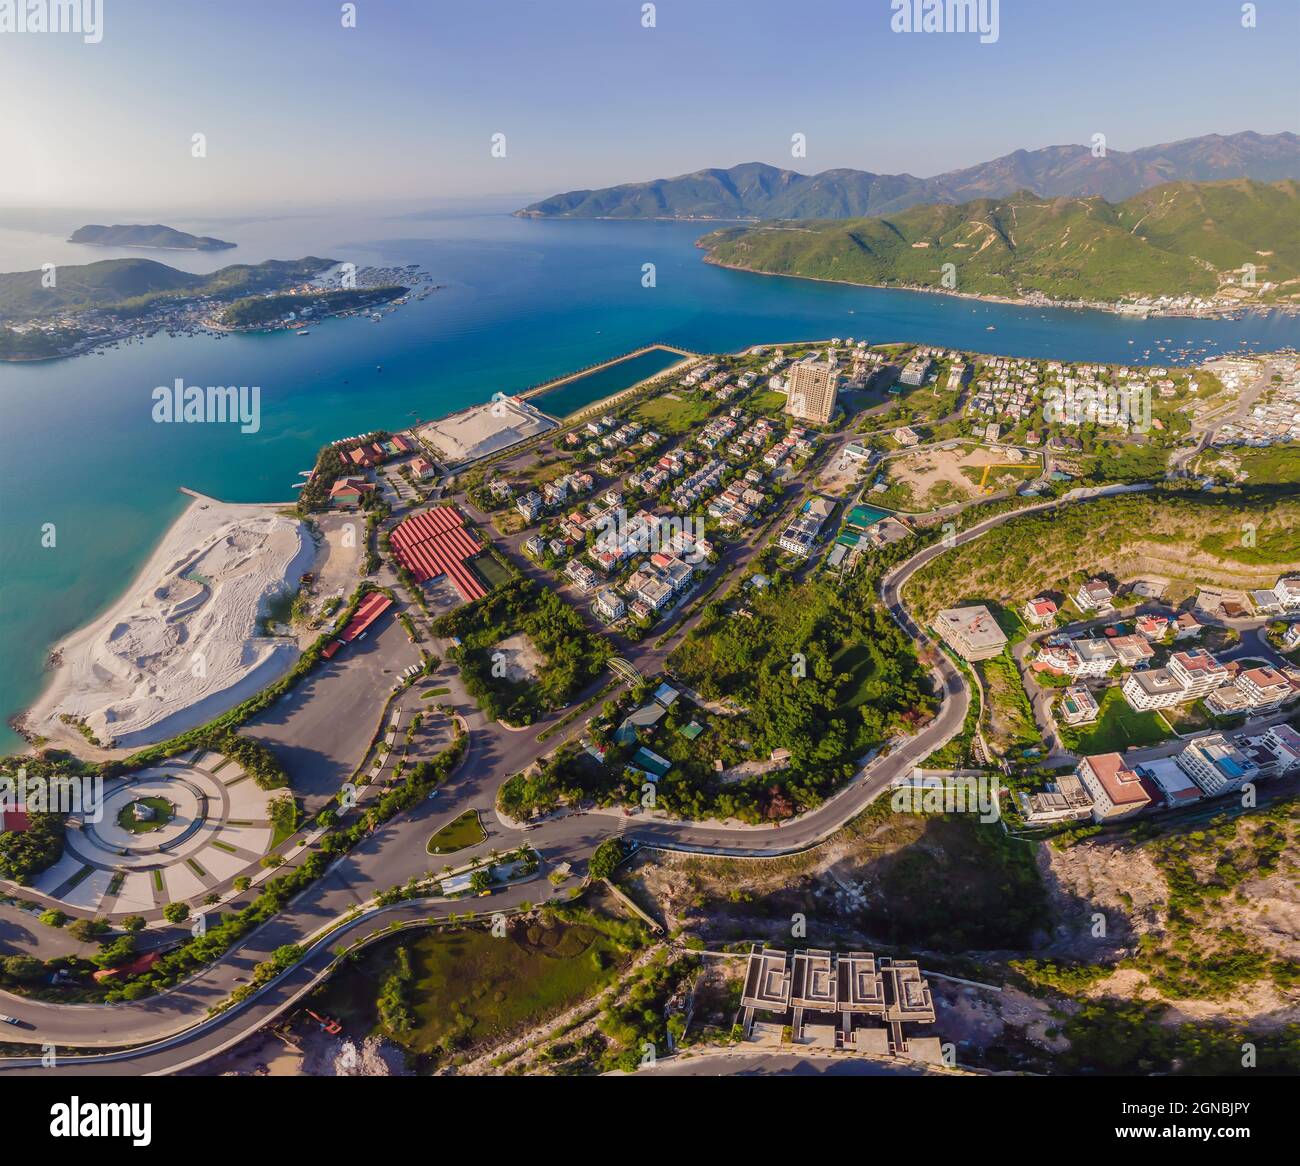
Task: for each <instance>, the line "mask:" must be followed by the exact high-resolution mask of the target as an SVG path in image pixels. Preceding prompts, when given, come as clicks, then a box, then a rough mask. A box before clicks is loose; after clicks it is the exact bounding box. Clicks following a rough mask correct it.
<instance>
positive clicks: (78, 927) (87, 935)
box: [67, 919, 108, 943]
mask: <svg viewBox="0 0 1300 1166" xmlns="http://www.w3.org/2000/svg"><path fill="white" fill-rule="evenodd" d="M107 930H108V924H107V923H105V922H103V920H101V919H74V920H73V921H72V922H71V923H69V924H68V928H67V931H68V934H69V935H70V936H72V938H73V939H76V940H79V941H80V942H81V943H89V942H90V941H91V940H92V939H94V938H95V936H97V935H101V934H102V933H103V932H105V931H107Z"/></svg>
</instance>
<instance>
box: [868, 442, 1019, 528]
mask: <svg viewBox="0 0 1300 1166" xmlns="http://www.w3.org/2000/svg"><path fill="white" fill-rule="evenodd" d="M1015 457H1016V454H1015V453H1008V451H1006V450H995V449H990V448H988V447H986V446H982V445H958V446H953V447H951V448H949V449H927V450H917V451H914V452H912V453H908V454H903V455H901V456H899V457H895V458H891V459H890V460H889V461H887V462H886V463H885V466H886V471H887V474H888V478H887V481H888V483H889V490H890V493H891V494H893V493H895V492H896V493H897V494H898V495H899V497H900V500H902V499H910V503H911V507H910V508H911V509H914V510H916V511H918V512H920V511H925V510H932V509H934V508H936V507H938V506H946V505H949V504H950V503H953V502H967V501H969V500H970V499H972V498H976V497H978V496H979V494H980V492H981V491H980V486H979V483H980V481H981V480H982V481H983V482H984V488H985V491H987V492H992V491H996V490H1001V489H1005V488H1007V487H1008V486H1014V485H1018V484H1020V483H1021V482H1024V481H1026V480H1027V479H1029V478H1031V477H1034V476H1036V475H1037V474H1038V472H1039V471H1041V469H1042V458H1041V457H1039V456H1037V455H1024V456H1023V457H1022V460H1021V461H1018V462H1017V461H1016V460H1015ZM986 466H988V467H990V468H989V470H988V474H987V477H985V474H984V467H986ZM963 471H969V472H963Z"/></svg>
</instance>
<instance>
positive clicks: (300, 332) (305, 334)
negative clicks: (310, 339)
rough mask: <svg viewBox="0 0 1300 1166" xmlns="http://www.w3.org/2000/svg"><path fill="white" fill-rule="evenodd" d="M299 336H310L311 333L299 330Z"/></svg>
mask: <svg viewBox="0 0 1300 1166" xmlns="http://www.w3.org/2000/svg"><path fill="white" fill-rule="evenodd" d="M298 335H299V336H310V335H311V333H310V332H308V331H307V329H306V328H299V329H298Z"/></svg>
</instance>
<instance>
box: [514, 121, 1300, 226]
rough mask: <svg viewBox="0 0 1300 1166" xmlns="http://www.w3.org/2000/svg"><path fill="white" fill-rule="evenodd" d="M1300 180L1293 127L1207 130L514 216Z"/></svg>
mask: <svg viewBox="0 0 1300 1166" xmlns="http://www.w3.org/2000/svg"><path fill="white" fill-rule="evenodd" d="M1226 178H1250V179H1254V180H1255V181H1257V182H1276V181H1279V180H1281V179H1285V178H1300V137H1297V135H1295V134H1293V133H1279V134H1258V133H1254V132H1252V131H1246V132H1243V133H1237V134H1228V135H1223V134H1207V135H1205V136H1203V137H1198V138H1185V139H1183V140H1182V141H1178V142H1169V143H1165V144H1163V145H1158V146H1145V147H1143V148H1142V149H1139V150H1132V151H1128V152H1125V151H1122V150H1107V151H1106V152H1105V154H1104V156H1102V157H1094V156H1093V153H1092V150H1091V149H1090V148H1089V147H1088V146H1048V147H1045V148H1044V149H1040V150H1016V151H1015V152H1014V153H1012V154H1006V155H1004V156H1003V157H1001V158H995V159H993V161H991V162H984V163H981V164H980V165H978V166H968V167H966V168H965V169H961V170H950V171H948V172H947V173H944V174H939V175H936V176H935V177H933V178H917V177H915V176H914V175H911V174H873V173H871V172H869V171H865V170H848V169H840V170H823V171H822V172H821V173H819V174H800V173H798V172H797V171H794V170H783V169H780V168H778V167H776V166H769V165H767V164H766V163H763V162H746V163H743V164H741V165H739V166H732V167H731V168H730V169H727V170H718V169H710V170H697V171H695V172H694V173H693V174H682V175H679V176H678V177H676V178H659V179H655V180H654V181H652V182H632V183H628V184H626V185H623V186H611V187H605V188H604V189H601V190H571V191H569V192H567V193H565V194H557V195H554V196H552V197H551V198H547V199H543V200H542V201H541V202H535V203H533V204H531V205H530V206H527V207H524V208H523V209H521V210H518V211H516V212H515V214H516V215H519V216H522V217H527V218H574V219H579V218H580V219H591V218H610V219H725V220H732V221H735V220H745V219H755V220H757V219H847V218H860V217H863V216H869V215H887V214H894V213H897V212H898V211H902V210H906V209H907V208H908V207H912V206H917V205H920V204H922V203H962V202H968V201H970V200H972V199H977V198H1006V197H1009V196H1010V195H1013V194H1015V193H1016V192H1018V191H1022V190H1024V191H1029V192H1031V193H1033V194H1036V195H1040V196H1044V197H1052V198H1073V197H1084V196H1088V195H1100V196H1101V197H1102V198H1104V199H1106V200H1107V201H1108V202H1120V201H1123V200H1124V199H1127V198H1131V197H1132V196H1133V195H1135V194H1138V193H1140V192H1141V191H1143V190H1148V189H1150V188H1151V187H1153V186H1158V185H1160V184H1162V183H1168V182H1212V181H1217V180H1220V179H1226Z"/></svg>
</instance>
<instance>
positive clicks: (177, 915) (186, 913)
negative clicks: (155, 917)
mask: <svg viewBox="0 0 1300 1166" xmlns="http://www.w3.org/2000/svg"><path fill="white" fill-rule="evenodd" d="M189 917H190V909H189V907H188V906H187V905H186V904H184V903H168V904H167V906H165V907H164V908H163V918H164V919H166V920H167V922H168V923H182V922H184V921H185V920H186V919H188V918H189Z"/></svg>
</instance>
